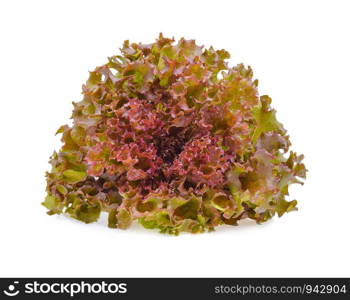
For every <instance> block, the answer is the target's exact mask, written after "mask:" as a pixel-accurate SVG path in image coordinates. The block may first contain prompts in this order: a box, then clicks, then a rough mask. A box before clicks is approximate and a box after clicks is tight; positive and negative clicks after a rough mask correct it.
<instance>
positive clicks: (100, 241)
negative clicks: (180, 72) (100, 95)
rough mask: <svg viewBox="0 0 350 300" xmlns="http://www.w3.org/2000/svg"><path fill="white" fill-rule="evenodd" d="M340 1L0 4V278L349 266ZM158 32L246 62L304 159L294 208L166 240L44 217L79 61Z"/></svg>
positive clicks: (348, 66)
mask: <svg viewBox="0 0 350 300" xmlns="http://www.w3.org/2000/svg"><path fill="white" fill-rule="evenodd" d="M348 3H349V2H347V1H266V0H265V1H232V0H231V1H219V0H215V1H203V0H201V1H179V0H177V1H135V0H133V1H101V0H99V1H1V4H0V31H1V35H0V39H1V46H0V86H1V94H0V104H1V105H0V109H1V110H0V112H1V114H0V130H1V135H0V138H1V142H0V143H1V147H0V160H1V165H0V185H1V188H0V201H1V202H0V276H16V277H17V276H113V277H114V276H131V277H136V276H235V277H238V276H249V277H253V276H264V277H265V276H350V259H349V253H350V247H349V245H350V242H349V236H350V235H349V228H350V226H349V225H350V221H349V220H350V197H349V187H350V164H349V154H350V153H349V152H350V151H349V146H350V143H349V138H350V134H349V129H350V126H349V119H350V99H349V98H350V97H349V81H350V76H349V74H350V73H349V72H350V43H349V41H350V39H349V29H350V17H349V14H350V7H349V4H348ZM161 31H162V32H163V33H164V35H165V36H169V37H172V36H174V37H175V38H177V39H178V38H180V37H182V36H184V37H185V38H187V39H190V38H195V39H196V40H197V42H198V43H199V44H201V45H205V46H207V47H208V46H210V45H213V46H214V47H215V48H218V49H221V48H224V49H226V50H228V51H229V52H230V53H231V54H232V59H231V60H230V64H231V66H232V65H233V64H237V63H240V62H244V63H245V64H248V65H251V66H252V67H253V70H254V73H255V77H256V78H258V79H259V89H260V94H265V93H268V94H269V95H270V96H271V97H272V99H273V102H272V104H273V107H274V108H276V110H277V117H278V119H279V120H280V121H281V122H282V123H283V124H284V126H285V127H286V128H287V129H288V132H289V134H290V136H291V141H292V143H293V147H292V149H293V150H295V151H297V152H298V153H304V154H305V156H306V159H305V163H306V165H307V168H308V169H309V173H308V178H307V181H306V184H305V185H304V186H297V187H295V188H293V189H292V190H291V199H294V198H296V199H297V200H298V201H299V211H298V212H292V213H290V214H287V215H285V216H284V217H283V218H280V219H279V218H275V219H273V220H272V221H270V222H268V223H266V224H264V225H256V224H254V223H250V222H244V224H242V225H241V226H239V227H221V228H219V229H218V230H217V231H216V232H214V233H206V234H201V235H190V234H183V235H180V236H178V237H173V236H166V235H160V234H158V233H157V232H155V231H154V232H153V231H146V230H144V229H142V228H140V227H139V226H136V225H135V226H134V227H133V228H131V229H130V230H126V231H122V230H115V229H109V228H107V227H106V226H105V219H103V220H101V221H100V222H99V223H96V224H92V225H85V224H83V223H80V222H77V221H74V220H70V219H68V218H66V217H64V216H52V217H50V216H47V215H46V213H45V211H46V209H45V208H44V207H42V206H41V205H40V202H42V201H43V199H44V197H45V178H44V173H45V171H46V170H49V164H48V158H49V156H50V155H51V154H52V152H53V150H54V149H58V148H59V146H60V141H59V138H58V137H55V136H54V133H55V131H56V129H57V128H58V127H59V126H60V125H62V124H66V123H67V122H68V119H69V117H70V114H71V110H72V105H71V102H72V101H78V100H80V98H81V94H80V92H81V85H82V84H83V83H84V82H85V80H86V79H87V76H88V70H93V69H94V67H95V66H97V65H101V64H103V63H104V62H106V57H107V56H111V55H113V54H117V53H118V52H119V50H118V48H119V47H120V46H121V45H122V42H123V41H124V40H125V39H130V40H131V41H133V42H144V43H149V42H153V41H154V40H155V38H156V37H157V36H158V34H159V32H161Z"/></svg>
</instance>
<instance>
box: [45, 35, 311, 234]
mask: <svg viewBox="0 0 350 300" xmlns="http://www.w3.org/2000/svg"><path fill="white" fill-rule="evenodd" d="M229 57H230V54H229V53H228V52H227V51H225V50H214V49H213V48H212V47H210V48H208V49H204V48H203V47H200V46H197V45H196V43H195V41H194V40H185V39H183V38H182V39H180V40H179V41H178V42H177V43H175V40H174V39H168V38H165V37H163V35H162V34H160V35H159V38H158V39H157V40H156V42H155V43H153V44H136V43H130V42H129V41H125V42H124V45H123V47H122V48H121V55H116V56H113V57H110V58H109V59H108V62H107V63H106V64H105V65H103V66H100V67H97V68H96V69H95V70H94V71H93V72H90V76H89V79H88V80H87V82H86V84H85V85H84V86H83V99H82V100H81V101H80V102H77V103H73V105H74V109H73V114H72V119H73V125H72V126H68V125H65V126H62V127H60V128H59V129H58V131H57V133H61V134H62V142H63V146H62V148H61V150H60V151H59V152H54V154H53V155H52V157H51V160H50V163H51V165H52V170H51V172H49V173H47V193H48V194H47V197H46V199H45V201H44V202H43V205H44V206H45V207H46V208H47V209H48V210H49V212H48V213H49V214H60V213H62V212H64V213H65V214H68V215H69V216H71V217H73V218H75V219H78V220H80V221H83V222H85V223H90V222H94V221H96V220H97V219H98V218H99V216H100V213H101V212H102V211H105V212H107V213H108V215H109V217H108V226H109V227H112V228H122V229H125V228H127V227H129V226H130V225H131V223H132V222H133V221H134V220H138V221H139V222H140V223H141V224H142V225H143V226H144V227H145V228H149V229H153V228H158V229H159V230H160V232H163V233H170V234H178V233H179V232H181V231H187V232H192V233H197V232H203V231H206V230H208V231H210V230H213V229H214V228H215V227H216V226H218V225H221V224H230V225H237V224H238V222H239V220H241V219H245V218H250V219H254V220H256V222H258V223H261V222H264V221H266V220H268V219H270V218H271V217H272V216H274V215H275V214H276V213H277V214H278V216H282V215H283V214H284V213H285V212H289V211H292V210H295V209H296V204H297V202H296V201H295V200H293V201H287V200H286V199H285V198H286V196H287V195H288V187H289V186H290V185H291V184H293V183H301V182H300V180H299V179H298V178H305V173H306V169H305V166H304V164H303V163H302V159H303V156H302V155H299V156H298V155H297V154H296V153H294V152H288V150H289V146H290V141H289V137H288V136H287V135H286V130H285V129H284V128H283V126H282V124H281V123H279V122H278V121H277V120H276V112H275V110H274V109H272V108H271V106H270V105H271V99H270V98H269V97H268V96H260V97H259V95H258V90H257V86H258V81H257V80H254V79H253V72H252V69H251V68H250V67H245V66H243V65H242V64H239V65H237V66H235V67H232V68H230V67H229V66H228V63H227V59H228V58H229Z"/></svg>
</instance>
